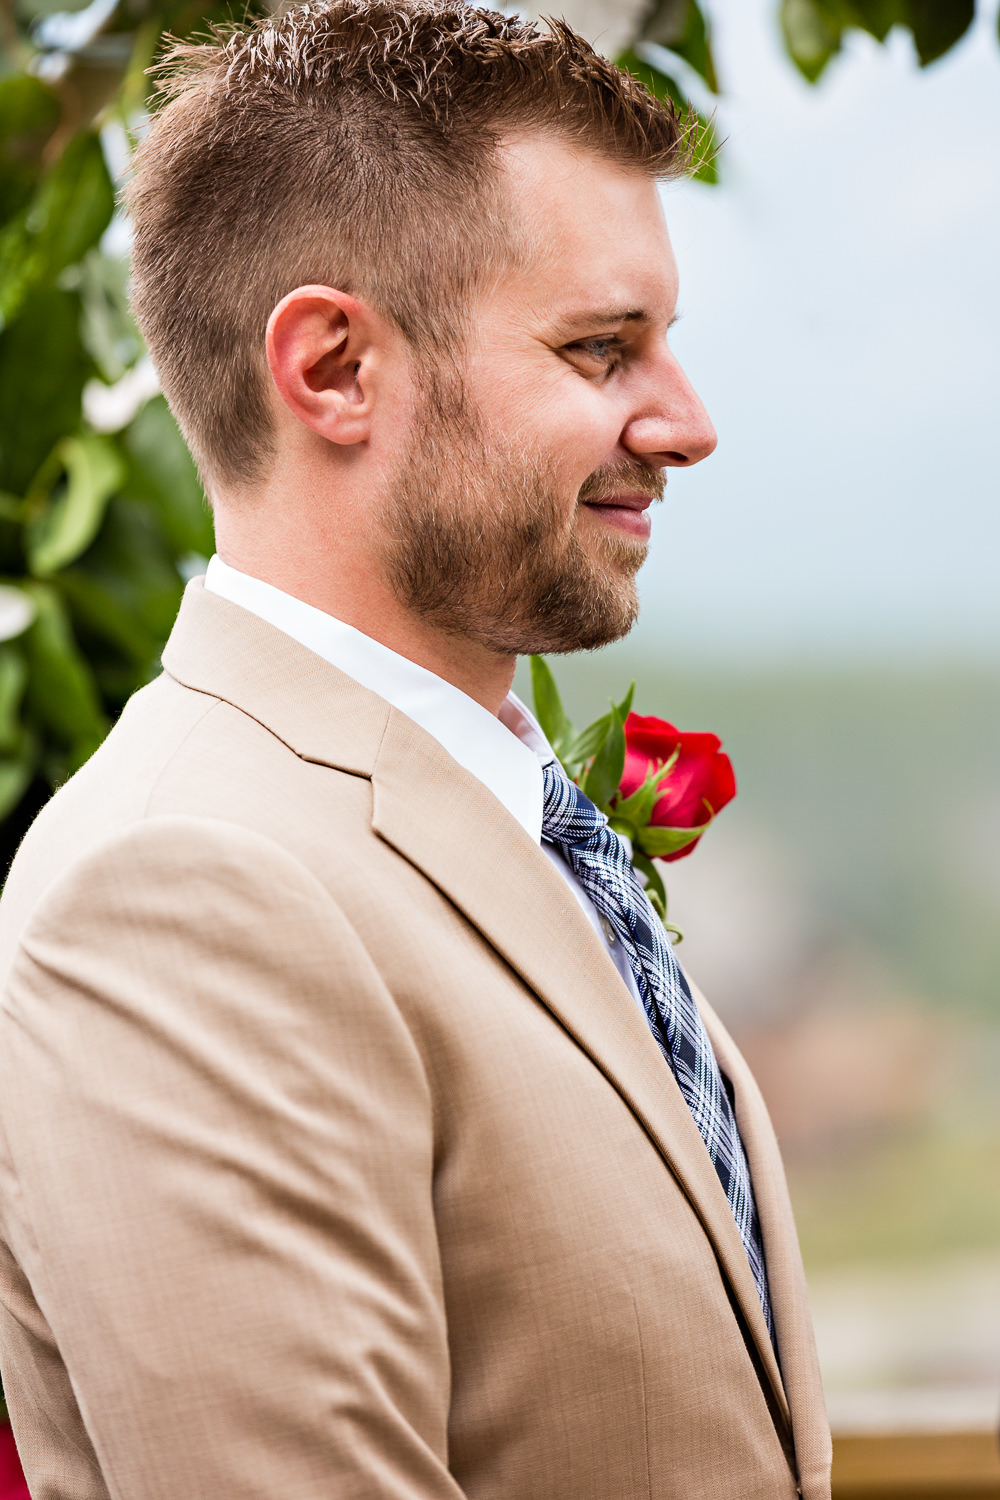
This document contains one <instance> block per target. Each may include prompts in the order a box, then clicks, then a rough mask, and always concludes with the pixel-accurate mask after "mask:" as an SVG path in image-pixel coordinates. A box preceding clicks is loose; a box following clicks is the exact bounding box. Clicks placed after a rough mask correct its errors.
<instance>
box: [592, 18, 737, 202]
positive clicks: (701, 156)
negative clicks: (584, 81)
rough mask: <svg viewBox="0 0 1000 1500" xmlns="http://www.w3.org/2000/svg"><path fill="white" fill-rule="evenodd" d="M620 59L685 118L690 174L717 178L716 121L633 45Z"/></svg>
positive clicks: (701, 178)
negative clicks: (699, 109) (689, 148)
mask: <svg viewBox="0 0 1000 1500" xmlns="http://www.w3.org/2000/svg"><path fill="white" fill-rule="evenodd" d="M617 62H618V66H619V67H620V68H627V69H628V71H629V72H630V73H633V74H634V75H635V77H636V78H638V79H639V81H640V83H644V84H645V85H646V87H647V89H648V90H649V92H650V93H651V94H652V95H653V97H654V98H655V99H662V100H667V99H670V100H672V101H673V103H674V105H675V107H676V109H677V113H678V116H679V117H680V119H681V120H683V121H685V122H686V126H687V131H688V133H689V135H690V137H691V138H692V139H691V158H692V163H693V166H692V173H691V175H692V176H693V177H694V178H695V179H696V180H697V181H698V182H707V183H715V182H718V180H719V173H718V168H717V167H716V160H715V159H716V157H717V155H718V152H719V142H718V140H717V139H716V134H715V125H714V123H713V122H712V121H711V120H708V119H706V118H705V116H704V115H703V114H700V113H699V112H698V110H697V109H695V107H694V105H693V104H692V103H691V101H690V99H689V98H688V97H687V95H686V94H685V93H684V90H683V89H682V88H681V87H680V86H679V84H677V83H676V82H675V81H674V80H673V79H672V78H670V77H669V76H668V75H667V74H666V73H662V72H661V71H660V69H659V68H654V67H653V65H652V63H650V62H647V61H646V60H645V58H642V57H640V56H639V55H638V54H637V53H636V52H634V51H633V50H632V49H631V48H630V49H629V50H628V51H627V52H623V53H622V54H621V56H620V57H619V58H618V59H617Z"/></svg>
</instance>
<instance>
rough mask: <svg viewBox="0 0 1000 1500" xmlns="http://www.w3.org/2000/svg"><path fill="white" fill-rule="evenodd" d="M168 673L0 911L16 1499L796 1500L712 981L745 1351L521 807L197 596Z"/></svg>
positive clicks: (286, 644) (799, 1441)
mask: <svg viewBox="0 0 1000 1500" xmlns="http://www.w3.org/2000/svg"><path fill="white" fill-rule="evenodd" d="M164 665H165V672H164V674H163V676H162V677H160V678H159V679H158V680H157V681H156V682H154V683H153V684H152V685H151V686H150V687H147V688H145V689H144V690H143V691H142V692H140V693H139V694H137V696H136V697H135V698H134V699H133V700H132V701H131V703H130V704H129V705H128V707H127V709H126V711H125V714H124V716H123V717H122V719H121V721H120V723H119V724H118V726H117V727H116V728H115V729H114V731H113V732H112V734H111V736H110V738H109V739H108V741H107V743H106V744H105V745H104V746H103V747H102V749H101V750H99V751H98V753H97V754H96V755H95V756H94V758H93V759H92V760H91V761H90V762H89V763H88V765H87V766H85V767H84V769H83V770H82V771H81V772H80V773H79V774H78V775H77V776H75V777H74V778H73V780H72V781H71V782H70V783H69V784H68V785H67V786H65V787H64V788H63V789H62V790H61V791H60V792H59V793H58V794H57V795H56V797H55V798H54V799H53V801H52V802H51V804H50V805H49V806H48V807H47V808H46V809H45V810H44V811H43V813H42V814H41V816H40V817H39V819H38V821H37V822H36V824H35V826H34V828H33V829H32V831H31V833H30V834H29V835H28V838H27V840H26V842H25V844H24V846H23V847H22V849H21V852H20V853H19V855H18V857H17V860H16V861H15V864H14V868H13V872H12V874H11V877H10V881H9V883H8V887H7V891H6V893H5V895H4V898H3V902H2V909H0V977H2V983H3V995H4V1008H3V1014H2V1022H0V1234H2V1241H3V1244H2V1246H0V1303H2V1310H0V1365H2V1368H3V1373H4V1377H5V1380H6V1382H7V1385H8V1387H9V1392H10V1398H11V1409H12V1414H13V1421H14V1426H15V1431H16V1434H17V1439H18V1443H19V1445H20V1448H21V1451H22V1455H23V1458H24V1462H25V1467H26V1470H27V1474H28V1477H29V1481H30V1484H31V1488H32V1493H33V1495H34V1496H35V1497H36V1500H56V1497H59V1500H104V1497H106V1496H114V1497H120V1500H209V1497H210V1500H347V1497H351V1500H354V1497H359V1500H360V1497H364V1500H458V1497H460V1496H467V1497H469V1500H668V1497H669V1500H696V1497H697V1500H787V1497H792V1496H794V1495H795V1494H796V1493H797V1492H800V1493H801V1494H802V1495H803V1496H805V1497H806V1500H823V1497H825V1496H827V1495H828V1494H829V1478H828V1471H829V1457H830V1446H829V1432H828V1429H827V1425H826V1420H825V1416H824V1410H823V1400H822V1393H821V1389H820V1382H819V1375H818V1370H817V1364H816V1357H815V1352H814V1346H813V1337H812V1331H811V1327H810V1321H809V1313H808V1308H807V1304H806V1292H805V1285H804V1280H803V1275H802V1269H801V1265H800V1261H799V1254H798V1249H797V1245H796V1239H795V1231H794V1227H793V1224H792V1218H791V1213H790V1209H789V1205H788V1200H787V1196H786V1191H785V1185H784V1179H783V1175H782V1169H781V1165H780V1162H779V1158H778V1152H777V1147H776V1144H775V1140H774V1136H773V1134H772V1131H771V1128H770V1125H769V1123H768V1119H767V1115H766V1113H765V1109H764V1105H763V1103H762V1101H761V1098H760V1096H759V1094H758V1092H757V1089H756V1087H755V1086H754V1083H753V1081H752V1079H751V1077H750V1075H749V1073H748V1072H747V1069H746V1067H745V1065H744V1063H743V1062H742V1060H741V1059H740V1056H739V1054H738V1053H737V1052H736V1050H735V1048H734V1046H733V1044H732V1042H731V1040H730V1039H729V1037H728V1036H727V1035H726V1032H725V1031H724V1029H723V1028H722V1026H721V1025H720V1024H719V1022H718V1021H717V1019H716V1018H715V1017H714V1016H713V1015H712V1013H711V1011H710V1010H708V1009H707V1007H706V1009H705V1020H706V1024H707V1026H708V1028H709V1032H710V1034H711V1037H712V1040H713V1042H714V1045H715V1048H716V1051H717V1053H718V1055H719V1059H720V1062H721V1064H722V1067H723V1069H724V1070H725V1072H726V1073H727V1074H728V1076H729V1078H730V1079H731V1080H732V1084H733V1087H734V1090H735V1097H736V1110H737V1116H738V1119H739V1125H740V1129H741V1132H742V1135H743V1139H744V1142H745V1144H746V1149H747V1154H748V1157H749V1161H750V1166H751V1170H752V1172H753V1178H754V1183H755V1186H756V1193H757V1201H758V1204H759V1208H760V1216H761V1222H762V1227H763V1236H764V1244H765V1247H766V1253H767V1263H768V1268H769V1273H770V1284H771V1293H772V1297H773V1303H774V1317H775V1322H776V1325H777V1332H778V1342H779V1348H780V1369H779V1365H778V1362H777V1361H776V1359H775V1356H774V1353H773V1351H772V1348H771V1344H770V1341H769V1339H768V1335H767V1331H766V1328H765V1325H764V1320H763V1317H762V1314H761V1309H760V1305H759V1302H758V1299H757V1294H756V1291H755V1289H754V1283H753V1279H752V1277H751V1274H750V1270H749V1266H748V1264H747V1259H746V1255H745V1254H744V1250H743V1246H742V1244H741V1242H740V1238H739V1234H738V1232H737V1229H736V1225H735V1223H734V1221H733V1217H732V1214H731V1213H730V1210H729V1207H728V1205H727V1203H726V1199H725V1197H724V1195H723V1191H722V1188H721V1187H720V1185H719V1181H718V1178H717V1177H716V1174H715V1172H714V1170H713V1168H712V1165H711V1163H710V1161H709V1158H708V1155H707V1153H706V1151H705V1148H704V1146H703V1144H702V1142H701V1139H700V1137H699V1135H698V1132H697V1129H696V1128H695V1125H694V1123H693V1121H692V1119H691V1116H690V1114H689V1112H688V1110H687V1108H686V1107H685V1105H684V1102H683V1100H682V1098H681V1095H680V1093H679V1091H678V1088H677V1086H676V1084H675V1082H674V1080H673V1078H672V1076H671V1073H670V1070H669V1069H668V1068H667V1066H666V1065H665V1064H664V1062H663V1059H662V1057H661V1056H660V1054H659V1052H658V1050H657V1048H656V1045H655V1043H654V1042H653V1039H652V1037H651V1035H650V1033H649V1030H648V1028H647V1026H646V1023H645V1021H644V1019H643V1017H642V1015H641V1014H640V1012H639V1009H638V1007H637V1006H636V1005H635V1003H634V1001H633V1000H632V999H631V998H630V996H629V994H628V993H627V992H626V989H625V987H624V985H623V984H622V982H621V979H620V978H619V976H618V975H617V973H616V972H615V970H614V967H613V965H612V964H611V961H610V960H609V958H608V956H607V954H606V952H605V951H604V950H603V948H602V946H601V943H600V941H599V940H598V938H597V937H596V935H595V933H594V931H593V929H592V928H591V926H590V924H589V923H588V921H587V919H586V917H585V915H584V913H583V912H582V911H581V909H580V907H579V905H578V903H577V902H576V900H575V899H574V896H573V894H572V892H571V890H570V888H569V886H568V885H567V884H566V882H565V881H564V880H562V879H561V878H560V876H559V874H558V872H557V871H556V870H555V869H554V868H553V867H552V865H551V864H550V862H549V860H548V859H547V858H546V857H545V855H544V854H543V853H542V852H541V850H540V849H539V848H538V847H537V846H536V845H535V844H534V843H533V842H532V840H531V839H530V837H529V836H528V835H527V834H526V833H525V832H524V830H523V829H522V828H521V827H520V826H519V825H518V824H517V823H516V822H515V820H514V819H513V818H512V817H511V816H510V815H509V814H508V813H507V811H506V810H505V809H504V808H503V807H502V806H501V804H500V803H499V802H498V801H497V800H496V799H495V798H494V797H493V795H492V794H491V793H490V792H489V791H488V790H487V789H486V788H485V787H484V786H483V785H482V784H481V783H480V782H479V781H478V780H476V778H475V777H473V776H471V775H470V774H468V773H467V772H466V771H464V770H462V769H461V768H460V767H459V766H457V765H456V764H455V762H454V761H453V760H452V759H451V758H450V757H449V756H448V755H447V753H446V752H445V751H444V750H443V749H442V748H441V746H440V745H439V744H438V743H437V742H436V741H435V740H434V739H433V738H432V737H430V736H429V735H428V734H426V733H425V732H424V731H423V730H421V729H420V728H418V727H417V726H416V725H415V724H414V723H413V722H412V721H410V720H409V719H407V718H406V717H405V716H404V715H402V714H400V713H398V712H397V711H395V710H394V709H392V708H391V707H390V706H389V705H388V704H387V703H386V702H385V701H384V700H382V699H381V698H379V697H377V696H376V695H375V694H373V693H371V692H369V691H367V690H366V689H364V688H362V687H360V686H359V685H358V684H357V683H355V682H353V681H352V680H351V679H349V678H347V677H345V676H344V675H343V674H341V673H339V672H337V671H336V670H335V669H334V668H332V667H330V666H329V665H328V664H327V663H325V662H324V661H322V660H321V659H320V658H319V657H317V656H314V655H313V654H312V653H311V652H309V651H307V650H306V649H304V648H303V647H301V646H299V645H298V644H296V643H295V642H294V641H292V640H291V639H290V638H288V637H287V636H285V635H283V634H282V633H281V632H280V631H277V630H275V629H274V628H273V627H271V626H270V625H267V624H265V623H264V622H262V621H260V620H258V619H257V618H256V617H255V616H253V615H250V614H248V613H247V612H245V611H244V610H241V609H240V608H238V607H237V606H235V605H232V604H230V603H228V602H226V601H224V600H222V599H219V598H217V597H215V596H213V595H210V594H207V593H206V592H205V591H204V589H203V588H202V587H201V585H200V583H196V584H193V585H192V586H191V587H190V589H189V591H188V593H187V595H186V597H185V601H184V605H183V608H182V610H181V614H180V617H179V620H178V623H177V626H176V628H175V630H174V633H173V635H172V637H171V640H170V643H169V645H168V647H167V650H166V652H165V655H164ZM799 1486H801V1490H800V1491H799Z"/></svg>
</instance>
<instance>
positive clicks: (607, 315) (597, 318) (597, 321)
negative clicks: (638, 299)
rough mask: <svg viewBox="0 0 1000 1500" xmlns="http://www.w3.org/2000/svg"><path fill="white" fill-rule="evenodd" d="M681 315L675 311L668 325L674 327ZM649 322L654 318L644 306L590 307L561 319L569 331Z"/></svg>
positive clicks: (563, 326)
mask: <svg viewBox="0 0 1000 1500" xmlns="http://www.w3.org/2000/svg"><path fill="white" fill-rule="evenodd" d="M679 316H680V314H679V313H676V312H675V313H673V314H672V315H671V317H670V318H669V319H668V320H667V327H668V328H672V327H673V325H674V324H675V323H676V322H677V319H678V317H679ZM649 322H652V319H651V317H650V315H649V313H648V312H647V311H646V310H645V308H643V307H588V308H583V309H581V310H580V311H579V312H573V313H569V314H568V315H567V316H565V317H562V318H560V319H559V324H560V327H561V328H563V329H565V330H567V331H569V330H571V329H575V328H608V327H614V326H615V325H617V324H620V323H649Z"/></svg>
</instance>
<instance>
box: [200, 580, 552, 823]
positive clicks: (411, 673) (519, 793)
mask: <svg viewBox="0 0 1000 1500" xmlns="http://www.w3.org/2000/svg"><path fill="white" fill-rule="evenodd" d="M205 587H206V589H208V590H209V592H210V593H213V594H218V595H220V596H221V597H222V598H223V599H228V600H229V602H230V603H231V604H238V605H240V606H241V608H243V609H247V610H249V611H250V612H251V614H255V615H257V616H259V618H260V619H262V620H266V621H267V622H268V624H269V625H273V626H275V628H276V629H278V630H282V631H284V633H285V635H290V636H291V637H292V639H293V640H296V641H298V642H299V644H300V645H302V646H305V647H307V649H308V650H310V651H313V652H315V654H316V655H317V656H321V657H322V658H323V660H324V661H328V662H329V663H330V665H331V666H334V667H337V668H338V669H339V670H340V671H341V672H345V673H346V674H347V676H348V677H353V678H354V681H355V682H360V684H361V686H362V687H366V688H368V689H370V691H371V692H373V693H377V694H378V695H379V697H380V698H384V699H385V700H386V701H387V702H388V703H391V704H392V706H393V708H396V709H398V710H399V712H400V713H403V714H406V716H407V717H408V718H410V719H412V720H413V721H414V722H415V723H416V724H419V725H420V727H421V729H425V730H426V731H427V733H428V734H430V735H433V736H434V738H435V739H436V740H437V741H438V743H439V744H440V745H442V746H443V747H444V749H445V750H447V752H448V754H449V755H450V756H451V757H452V759H453V760H456V761H457V762H458V764H459V765H460V766H464V768H465V769H466V770H467V771H470V772H471V773H472V775H473V776H475V777H477V778H478V779H479V780H480V781H481V782H482V783H483V784H484V786H487V787H488V788H489V790H490V791H491V792H492V793H493V795H494V796H495V797H496V798H497V799H498V800H499V801H500V802H502V803H503V805H504V807H505V808H506V809H507V811H508V812H509V813H510V815H511V817H513V818H516V820H517V821H518V823H520V824H521V827H522V828H523V829H524V830H525V831H526V832H527V833H528V834H529V835H530V836H531V838H533V839H534V840H535V842H536V843H540V842H541V836H542V766H543V765H545V764H547V763H548V762H549V761H551V760H553V759H554V754H553V751H552V748H551V746H550V745H549V742H548V740H547V739H546V738H545V735H544V734H543V733H542V731H541V729H540V728H539V725H538V723H537V722H536V720H535V718H534V717H533V715H532V714H531V713H530V712H529V711H528V709H527V708H525V706H524V704H523V703H522V702H521V701H520V699H519V698H517V697H515V695H514V694H513V693H511V694H509V696H508V697H507V698H506V699H505V700H504V702H503V704H502V705H501V707H500V714H499V717H498V718H494V717H493V715H492V714H491V713H489V712H488V711H487V710H486V709H485V708H483V707H482V705H481V704H479V703H477V702H476V701H475V699H473V698H470V697H468V695H467V694H466V693H463V692H461V691H460V689H458V688H456V687H453V686H452V684H451V683H450V682H445V681H444V679H443V678H441V677H437V676H435V674H434V673H433V672H428V671H427V669H426V668H425V667H420V666H418V665H417V663H416V662H412V661H409V660H408V659H407V658H406V657H405V656H400V655H399V654H398V653H397V652H395V651H390V650H389V648H388V646H383V645H382V643H381V642H380V641H376V640H373V639H372V637H371V636H368V635H365V634H364V633H363V632H362V631H360V630H355V628H354V627H353V625H345V624H344V622H343V620H337V619H335V618H334V616H333V615H328V614H326V613H325V612H324V611H323V610H321V609H316V608H315V606H314V605H312V604H305V603H304V602H303V601H302V600H301V599H296V598H294V597H293V596H292V595H291V594H286V593H285V592H284V590H282V589H277V588H275V587H274V585H273V584H270V583H262V582H261V580H260V579H259V578H251V577H250V576H249V574H247V573H240V572H238V571H237V570H236V569H235V568H231V567H230V566H229V564H228V563H224V562H223V561H222V558H221V557H218V556H215V557H213V558H212V560H211V561H210V562H209V564H208V571H207V573H206V574H205Z"/></svg>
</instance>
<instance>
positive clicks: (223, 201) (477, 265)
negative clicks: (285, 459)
mask: <svg viewBox="0 0 1000 1500" xmlns="http://www.w3.org/2000/svg"><path fill="white" fill-rule="evenodd" d="M154 71H155V72H156V73H157V75H158V77H159V81H160V86H161V104H160V107H159V109H158V112H157V114H156V116H155V118H154V121H153V124H152V127H151V129H150V131H149V134H148V135H147V137H146V139H145V141H144V142H143V144H142V146H141V147H140V149H139V152H138V153H137V158H136V165H135V174H134V177H133V181H132V185H131V187H130V190H129V207H130V209H131V212H132V216H133V219H134V224H135V245H134V255H133V301H134V305H135V309H136V314H137V316H138V319H139V323H140V325H141V327H142V330H143V333H144V334H145V336H146V340H147V342H148V344H149V348H150V351H151V353H152V356H153V359H154V362H155V363H156V366H157V369H158V371H159V376H160V380H161V384H162V386H163V390H164V392H165V394H166V396H167V399H168V401H169V402H170V405H171V407H172V409H173V411H174V415H175V416H176V417H177V420H178V422H179V423H180V426H181V428H182V430H183V432H184V434H185V437H186V438H187V440H188V443H189V445H190V447H191V449H192V452H193V453H194V455H195V458H196V460H197V461H198V463H199V466H200V468H201V470H202V474H203V476H204V477H205V478H206V481H207V482H208V483H210V484H211V482H212V481H224V482H229V483H233V484H236V485H240V484H247V483H250V484H252V483H253V482H254V481H255V480H257V479H259V478H260V476H261V474H262V473H263V472H265V471H266V467H267V464H268V460H269V458H270V457H271V454H272V444H273V437H272V424H271V416H270V397H269V384H268V380H269V377H268V371H267V364H266V358H265V351H264V331H265V328H266V325H267V320H268V317H269V315H270V313H271V310H272V309H273V307H274V306H275V305H276V303H277V302H279V301H280V300H281V298H282V297H283V296H285V295H286V294H287V293H288V292H289V291H291V290H292V289H293V288H295V287H296V286H302V285H307V284H310V283H319V284H325V285H333V286H337V287H338V288H339V289H340V290H342V291H345V292H348V293H350V294H351V295H352V296H355V297H358V298H360V299H363V300H365V301H367V302H368V303H370V305H372V306H373V307H374V308H376V309H377V310H378V311H379V312H380V313H381V314H382V315H383V316H385V317H387V318H389V319H390V320H391V321H392V322H393V323H394V324H395V325H396V326H397V327H398V328H399V329H400V331H401V332H402V334H403V336H404V337H405V338H406V340H407V341H408V342H409V343H410V344H411V346H413V347H414V348H415V349H419V350H422V351H424V352H430V353H434V352H435V351H441V350H443V349H445V348H446V347H448V346H449V345H450V346H452V347H453V346H455V345H456V343H458V342H460V340H461V336H462V333H463V330H464V327H465V319H466V315H467V311H468V309H469V306H470V302H471V300H472V295H473V293H474V292H475V289H476V287H477V285H479V284H480V282H481V280H482V278H483V277H484V276H486V275H487V274H489V273H491V272H495V271H496V270H497V269H498V268H499V266H501V265H502V264H504V263H505V261H510V260H512V259H513V258H515V257H516V254H517V250H516V241H517V234H516V230H515V227H514V226H513V225H512V223H511V222H510V220H511V217H512V216H511V214H510V212H509V211H508V212H506V213H505V211H504V203H503V195H502V191H501V187H500V172H499V169H498V166H497V148H498V145H499V144H500V142H501V141H502V140H503V139H505V138H510V137H512V136H515V135H518V134H525V133H532V134H535V133H548V134H550V135H553V136H555V137H557V138H559V139H561V140H563V141H565V142H566V143H567V144H570V145H573V146H576V147H577V148H580V149H584V150H588V151H592V152H595V153H597V154H599V155H601V156H604V157H606V158H609V159H611V160H614V161H616V162H619V163H621V164H622V165H623V166H625V167H629V168H633V169H636V170H639V171H643V172H646V173H649V174H650V175H651V176H656V177H675V176H678V175H680V174H681V173H683V172H684V171H685V170H686V168H687V165H688V159H689V156H690V145H689V138H690V132H689V130H688V129H687V127H686V125H685V124H684V123H683V122H681V121H679V120H678V118H677V116H676V114H675V113H674V111H673V109H672V108H671V107H670V106H669V105H664V104H661V103H660V102H658V101H657V100H655V99H653V98H652V97H651V95H650V94H649V93H648V92H647V90H646V89H645V88H644V87H643V85H642V84H641V83H639V82H638V81H637V80H636V79H635V78H633V77H632V75H631V74H628V73H624V72H622V71H621V70H620V69H619V68H616V67H615V66H614V65H613V64H611V63H609V62H608V61H607V60H606V59H605V58H603V57H601V56H599V55H598V54H597V53H596V52H594V50H593V49H592V48H591V47H590V46H589V45H588V44H587V43H586V42H585V41H584V40H583V39H582V38H581V37H579V36H577V35H576V33H575V32H573V31H572V30H570V28H569V27H568V26H566V25H565V24H563V23H562V22H558V21H552V22H549V23H548V26H547V29H546V30H541V31H540V30H539V29H538V28H537V27H535V26H534V25H532V24H530V23H528V22H525V21H523V20H521V19H519V18H517V17H516V16H515V17H511V16H503V15H498V14H496V13H494V12H491V11H484V10H477V9H474V8H473V6H471V5H468V4H464V3H462V0H320V3H313V4H306V5H299V6H296V7H295V8H294V9H292V10H289V11H286V12H285V13H284V14H283V15H278V16H275V17H271V18H269V19H266V20H263V21H261V22H259V23H257V24H256V25H253V26H250V27H233V28H229V29H218V30H216V31H214V32H213V33H212V36H211V38H210V39H209V40H207V41H205V42H202V43H194V44H187V43H176V42H175V43H172V44H170V46H169V47H168V49H167V51H166V53H165V55H164V57H163V58H162V59H161V61H160V63H159V64H158V67H157V69H156V70H154Z"/></svg>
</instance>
